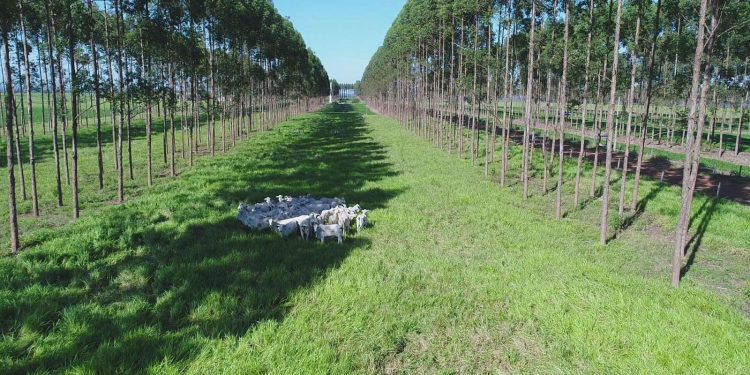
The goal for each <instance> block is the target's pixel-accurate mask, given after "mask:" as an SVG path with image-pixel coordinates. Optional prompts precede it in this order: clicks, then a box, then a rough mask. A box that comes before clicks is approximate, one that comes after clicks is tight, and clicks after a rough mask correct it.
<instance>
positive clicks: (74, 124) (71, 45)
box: [68, 8, 81, 219]
mask: <svg viewBox="0 0 750 375" xmlns="http://www.w3.org/2000/svg"><path fill="white" fill-rule="evenodd" d="M68 18H69V20H68V55H69V56H68V63H69V70H70V103H71V104H70V111H71V112H70V113H71V128H72V130H73V139H72V141H73V144H72V146H73V218H74V219H77V218H78V217H79V216H80V215H81V212H80V208H79V205H78V85H77V83H76V81H77V78H76V49H75V47H76V41H75V34H74V31H73V27H74V25H73V13H72V11H71V10H70V8H68Z"/></svg>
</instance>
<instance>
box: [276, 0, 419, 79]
mask: <svg viewBox="0 0 750 375" xmlns="http://www.w3.org/2000/svg"><path fill="white" fill-rule="evenodd" d="M405 3H406V0H275V1H274V4H275V5H276V8H277V9H278V10H279V13H281V15H282V16H285V17H289V19H291V21H292V22H293V23H294V27H295V28H296V29H297V30H298V31H299V32H300V33H301V34H302V37H303V38H305V43H306V44H307V46H308V47H310V48H312V50H313V51H315V54H317V55H318V57H320V60H321V61H322V62H323V65H324V66H325V68H326V70H327V71H328V74H329V75H330V77H331V78H332V79H336V80H337V81H339V82H342V83H354V82H355V81H357V80H359V79H360V78H362V73H363V72H364V70H365V67H366V66H367V63H368V62H370V57H372V55H373V53H375V51H376V50H377V49H378V47H379V46H380V45H381V44H382V43H383V38H384V37H385V33H386V32H387V31H388V29H389V28H390V27H391V24H392V23H393V21H394V20H395V19H396V16H397V15H398V13H399V12H400V11H401V8H402V7H403V6H404V4H405Z"/></svg>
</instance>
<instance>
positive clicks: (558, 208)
mask: <svg viewBox="0 0 750 375" xmlns="http://www.w3.org/2000/svg"><path fill="white" fill-rule="evenodd" d="M564 1H565V35H564V37H563V39H564V42H563V45H564V47H563V68H562V78H561V79H560V105H559V108H558V113H559V118H560V123H559V125H558V129H559V130H558V131H559V136H558V144H559V145H558V147H559V149H558V150H559V152H558V156H557V159H558V160H557V196H556V199H555V217H556V218H557V220H560V219H562V186H563V167H564V165H563V161H564V160H563V157H564V156H565V154H564V152H565V150H564V146H565V108H566V106H567V102H568V99H567V89H568V39H569V38H568V36H569V32H568V29H569V28H570V0H564Z"/></svg>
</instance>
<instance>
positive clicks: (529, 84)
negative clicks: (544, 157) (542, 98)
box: [522, 0, 536, 199]
mask: <svg viewBox="0 0 750 375" xmlns="http://www.w3.org/2000/svg"><path fill="white" fill-rule="evenodd" d="M535 29H536V0H531V31H530V33H529V65H528V67H527V69H526V70H527V77H526V106H525V109H524V117H525V119H524V120H525V123H526V126H525V128H524V130H523V171H522V176H523V199H528V198H529V164H530V160H529V147H533V146H531V145H529V134H530V133H531V123H532V121H534V119H533V113H532V111H531V103H532V96H533V89H534V30H535Z"/></svg>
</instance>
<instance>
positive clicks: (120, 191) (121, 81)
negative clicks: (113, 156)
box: [115, 0, 128, 203]
mask: <svg viewBox="0 0 750 375" xmlns="http://www.w3.org/2000/svg"><path fill="white" fill-rule="evenodd" d="M115 17H116V18H115V20H116V23H117V24H116V26H117V27H116V28H117V74H118V88H119V96H120V97H119V98H118V99H119V100H118V104H119V106H120V119H119V121H118V124H117V141H116V143H117V146H116V147H117V165H118V170H117V202H118V203H123V202H124V201H125V181H124V179H125V174H124V171H123V170H124V169H125V168H124V166H123V164H122V139H123V138H122V130H123V128H124V127H125V116H128V113H126V112H125V76H124V74H123V70H124V67H123V57H122V53H123V51H122V50H123V48H122V43H123V35H122V34H123V33H122V31H121V30H120V21H119V20H120V3H119V1H118V0H115Z"/></svg>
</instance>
